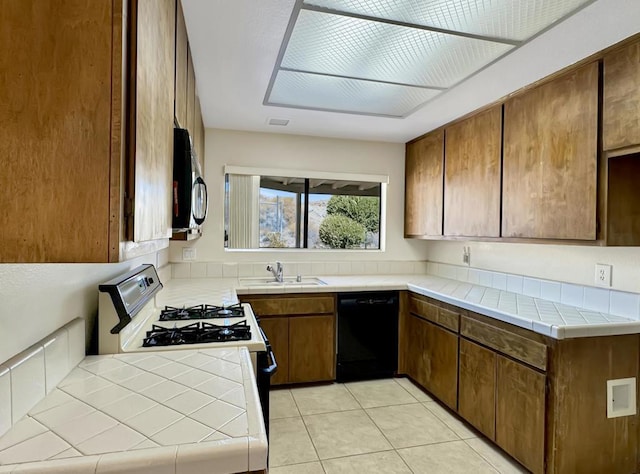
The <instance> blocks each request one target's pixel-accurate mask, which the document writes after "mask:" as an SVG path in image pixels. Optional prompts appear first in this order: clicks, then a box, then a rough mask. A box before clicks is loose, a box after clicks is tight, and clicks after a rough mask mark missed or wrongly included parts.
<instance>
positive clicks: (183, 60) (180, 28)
mask: <svg viewBox="0 0 640 474" xmlns="http://www.w3.org/2000/svg"><path fill="white" fill-rule="evenodd" d="M176 3H177V5H176V8H177V9H176V88H175V110H174V113H175V117H176V120H177V121H178V124H179V125H180V127H182V128H185V127H186V126H187V62H188V59H187V48H188V43H187V27H186V25H185V22H184V13H183V11H182V2H180V1H178V2H176Z"/></svg>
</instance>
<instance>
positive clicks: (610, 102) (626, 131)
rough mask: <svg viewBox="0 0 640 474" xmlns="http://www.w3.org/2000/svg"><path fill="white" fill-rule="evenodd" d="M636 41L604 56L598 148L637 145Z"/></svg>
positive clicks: (639, 77) (639, 80) (639, 73)
mask: <svg viewBox="0 0 640 474" xmlns="http://www.w3.org/2000/svg"><path fill="white" fill-rule="evenodd" d="M639 84H640V41H636V42H634V43H632V44H630V45H628V46H626V47H624V48H622V49H618V50H616V51H613V52H611V53H609V54H607V55H606V56H605V57H604V99H603V111H602V142H603V144H602V148H603V149H604V150H614V149H617V148H622V147H626V146H630V145H640V87H639V86H638V85H639Z"/></svg>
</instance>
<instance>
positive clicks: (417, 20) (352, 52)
mask: <svg viewBox="0 0 640 474" xmlns="http://www.w3.org/2000/svg"><path fill="white" fill-rule="evenodd" d="M593 1H594V0H297V3H296V7H295V8H294V13H293V15H292V18H291V22H290V24H289V28H288V30H287V35H286V37H285V40H284V42H283V45H282V48H281V50H280V55H279V57H278V64H276V67H275V69H274V72H273V75H272V77H271V82H270V84H269V89H268V90H267V94H266V96H265V101H264V103H265V105H280V106H289V107H297V108H306V109H317V110H331V111H337V112H347V113H355V114H370V115H381V116H389V117H405V116H407V115H408V114H410V113H412V112H413V111H415V110H416V109H418V108H419V107H420V106H422V105H423V104H424V103H425V102H427V101H429V100H430V99H432V98H433V97H435V96H437V95H438V94H440V93H441V92H442V91H445V90H447V89H449V88H451V87H453V86H455V85H456V84H458V83H460V82H462V81H463V80H465V79H466V78H468V77H469V76H471V75H472V74H474V73H476V72H477V71H479V70H480V69H482V68H484V67H486V66H487V65H489V64H491V63H492V62H494V61H496V60H497V59H499V58H500V57H502V56H504V55H505V54H507V53H509V52H510V51H512V50H513V49H514V48H517V47H518V46H520V45H521V44H523V42H524V41H527V40H529V39H530V38H531V37H532V36H534V35H536V34H538V33H540V32H541V31H542V30H544V29H545V28H548V27H549V26H550V25H552V24H554V23H556V22H558V21H560V20H562V19H564V18H566V17H567V16H569V15H570V14H573V13H575V12H576V11H577V10H578V9H580V8H582V7H584V6H585V5H587V4H589V3H592V2H593Z"/></svg>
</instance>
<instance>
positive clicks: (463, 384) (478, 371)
mask: <svg viewBox="0 0 640 474" xmlns="http://www.w3.org/2000/svg"><path fill="white" fill-rule="evenodd" d="M459 384H460V388H459V398H458V413H459V414H460V416H462V417H463V418H465V419H466V420H467V421H468V422H469V423H471V424H472V425H473V426H475V427H476V428H477V429H478V430H480V432H482V433H483V434H484V435H486V436H487V437H488V438H489V439H495V435H496V354H495V352H493V351H491V350H489V349H485V348H484V347H481V346H479V345H477V344H474V343H473V342H470V341H467V340H466V339H463V338H460V374H459Z"/></svg>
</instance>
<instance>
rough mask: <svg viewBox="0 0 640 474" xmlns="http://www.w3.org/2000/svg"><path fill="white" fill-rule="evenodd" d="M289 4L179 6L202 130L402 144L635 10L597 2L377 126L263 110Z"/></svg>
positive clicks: (621, 23)
mask: <svg viewBox="0 0 640 474" xmlns="http://www.w3.org/2000/svg"><path fill="white" fill-rule="evenodd" d="M294 4H295V0H182V5H183V9H184V14H185V19H186V22H187V31H188V35H189V41H190V44H191V50H192V55H193V61H194V66H195V73H196V80H197V83H198V95H199V96H200V102H201V106H202V113H203V118H204V124H205V127H207V128H222V129H232V130H250V131H261V132H270V133H292V134H301V135H315V136H323V137H338V138H352V139H362V140H380V141H390V142H406V141H408V140H410V139H412V138H415V137H416V136H419V135H422V134H423V133H425V132H427V131H429V130H433V129H434V128H437V127H438V126H440V125H443V124H445V123H447V122H449V121H451V120H453V119H455V118H457V117H460V116H461V115H464V114H466V113H468V112H471V111H473V110H474V109H477V108H478V107H481V106H483V105H485V104H487V103H490V102H493V101H495V100H497V99H499V98H500V97H503V96H505V95H507V94H509V93H511V92H513V91H515V90H517V89H519V88H521V87H523V86H525V85H527V84H530V83H532V82H534V81H536V80H538V79H540V78H543V77H545V76H547V75H549V74H550V73H552V72H554V71H557V70H558V69H561V68H563V67H565V66H568V65H570V64H572V63H574V62H576V61H578V60H580V59H582V58H584V57H586V56H589V55H590V54H593V53H595V52H597V51H599V50H601V49H604V48H606V47H607V46H610V45H612V44H614V43H616V42H618V41H620V40H622V39H624V38H626V37H628V36H631V35H633V34H635V33H638V32H640V1H639V0H597V1H595V2H594V3H592V4H590V5H588V6H587V7H586V8H584V9H583V10H581V11H579V12H578V13H577V14H575V15H574V16H572V17H570V18H569V19H567V20H565V21H564V22H562V23H561V24H559V25H557V26H555V27H554V28H552V29H550V30H548V31H546V32H545V33H543V34H541V35H540V36H538V37H536V38H534V39H533V40H532V41H530V42H529V43H527V44H525V45H524V46H522V47H520V48H518V49H516V50H515V51H513V52H512V53H510V54H508V55H506V56H505V57H504V58H502V59H501V60H499V61H498V62H496V63H494V64H492V65H491V66H489V67H487V68H486V69H484V70H482V71H480V72H479V73H477V74H475V75H474V76H472V77H470V78H469V79H467V80H466V81H464V82H462V83H461V84H459V85H457V86H456V87H454V88H452V89H450V90H448V91H447V92H445V93H444V94H441V95H439V96H438V97H436V98H435V99H433V100H432V101H431V102H429V103H427V104H426V105H425V106H424V107H422V108H420V109H419V110H418V111H416V112H415V113H413V114H411V115H410V116H408V117H406V118H403V119H400V118H385V117H374V116H363V115H353V114H343V113H335V112H320V111H313V110H301V109H293V108H287V107H275V106H265V105H263V101H264V98H265V92H266V91H267V87H268V84H269V80H270V78H271V74H272V72H273V68H274V65H275V63H276V60H277V57H278V52H279V51H280V47H281V44H282V40H283V37H284V35H285V31H286V29H287V25H288V23H289V18H290V16H291V12H292V11H293V7H294ZM270 118H282V119H288V120H290V122H289V124H288V125H287V126H286V127H282V126H273V125H268V124H267V122H268V120H269V119H270Z"/></svg>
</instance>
